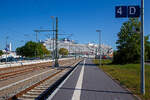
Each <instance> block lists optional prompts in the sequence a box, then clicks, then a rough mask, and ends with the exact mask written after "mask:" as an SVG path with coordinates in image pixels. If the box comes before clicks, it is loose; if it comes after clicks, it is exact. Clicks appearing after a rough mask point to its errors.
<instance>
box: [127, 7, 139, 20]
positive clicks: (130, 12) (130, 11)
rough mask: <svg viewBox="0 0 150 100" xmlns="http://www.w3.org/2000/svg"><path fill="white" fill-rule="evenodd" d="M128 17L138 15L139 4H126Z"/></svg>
mask: <svg viewBox="0 0 150 100" xmlns="http://www.w3.org/2000/svg"><path fill="white" fill-rule="evenodd" d="M128 17H129V18H130V17H131V18H134V17H140V6H128Z"/></svg>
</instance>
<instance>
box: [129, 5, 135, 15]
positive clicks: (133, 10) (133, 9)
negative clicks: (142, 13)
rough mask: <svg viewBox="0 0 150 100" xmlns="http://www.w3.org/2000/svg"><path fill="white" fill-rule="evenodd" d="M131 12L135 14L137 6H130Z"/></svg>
mask: <svg viewBox="0 0 150 100" xmlns="http://www.w3.org/2000/svg"><path fill="white" fill-rule="evenodd" d="M129 13H130V14H131V15H133V14H135V13H136V8H135V7H130V8H129Z"/></svg>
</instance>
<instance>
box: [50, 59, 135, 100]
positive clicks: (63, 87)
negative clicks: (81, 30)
mask: <svg viewBox="0 0 150 100" xmlns="http://www.w3.org/2000/svg"><path fill="white" fill-rule="evenodd" d="M47 100H136V99H135V97H134V96H133V95H132V94H131V93H130V92H128V91H126V90H125V89H123V88H122V87H121V86H119V85H118V84H117V83H116V82H115V81H113V80H112V79H111V78H110V77H109V76H107V75H106V74H105V73H104V72H103V71H102V70H101V69H99V68H98V67H97V66H96V65H95V64H93V63H92V60H91V59H85V60H84V61H82V62H80V64H79V65H78V66H77V67H76V68H75V69H74V71H73V72H72V73H71V74H70V75H69V76H68V77H67V78H66V79H65V80H64V81H63V82H62V83H61V84H60V85H59V86H58V88H57V89H56V90H55V91H54V92H53V93H52V94H51V95H50V96H49V97H48V99H47Z"/></svg>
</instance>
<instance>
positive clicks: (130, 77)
mask: <svg viewBox="0 0 150 100" xmlns="http://www.w3.org/2000/svg"><path fill="white" fill-rule="evenodd" d="M94 63H95V64H99V60H94ZM102 65H103V66H101V67H100V66H99V67H100V68H101V69H102V70H104V71H105V72H106V73H108V74H109V75H111V76H112V77H113V78H114V79H115V80H118V81H119V82H120V84H121V85H123V86H125V87H127V88H128V89H130V90H131V92H132V93H134V94H136V95H138V96H139V97H140V98H141V99H142V100H150V65H145V80H146V81H145V89H146V94H145V96H143V95H141V94H140V64H125V65H119V64H118V65H116V64H112V63H111V61H110V60H102Z"/></svg>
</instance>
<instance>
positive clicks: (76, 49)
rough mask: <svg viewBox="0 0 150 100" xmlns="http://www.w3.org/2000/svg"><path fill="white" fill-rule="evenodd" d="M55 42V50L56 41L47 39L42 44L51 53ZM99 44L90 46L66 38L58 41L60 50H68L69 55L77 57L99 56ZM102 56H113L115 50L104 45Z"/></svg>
mask: <svg viewBox="0 0 150 100" xmlns="http://www.w3.org/2000/svg"><path fill="white" fill-rule="evenodd" d="M53 41H54V49H55V40H53V39H47V40H45V41H44V42H42V43H43V44H44V45H45V46H46V48H47V49H48V50H50V51H53ZM98 47H99V46H98V44H93V43H88V44H78V43H75V42H74V41H73V40H69V39H66V38H63V39H60V40H58V49H59V48H66V49H68V51H69V54H77V55H99V54H100V53H99V52H98ZM100 47H101V55H108V56H109V55H112V54H113V49H112V48H111V47H110V46H107V45H104V44H102V45H101V46H100Z"/></svg>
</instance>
